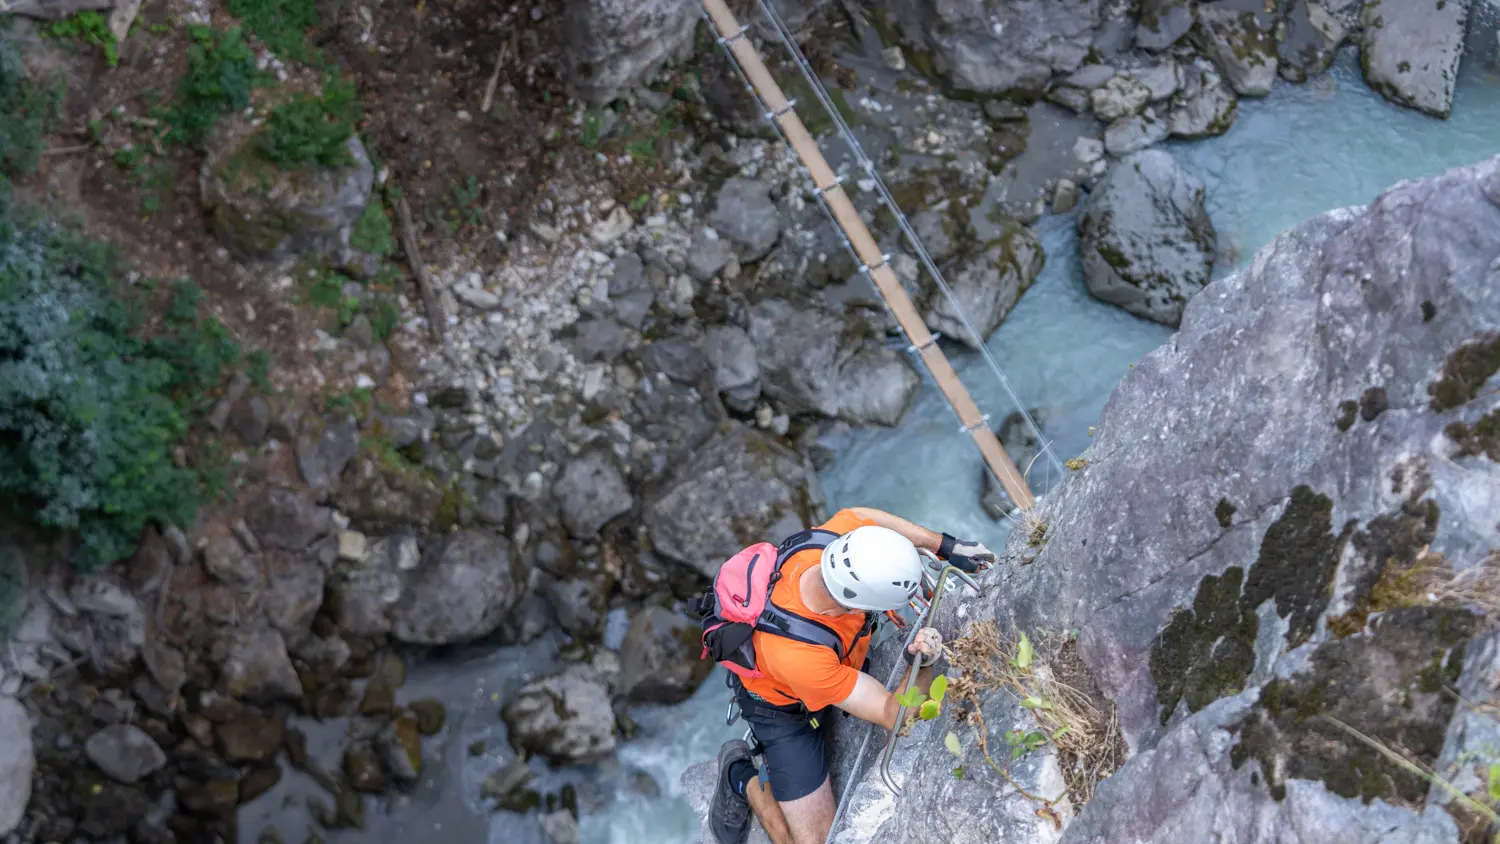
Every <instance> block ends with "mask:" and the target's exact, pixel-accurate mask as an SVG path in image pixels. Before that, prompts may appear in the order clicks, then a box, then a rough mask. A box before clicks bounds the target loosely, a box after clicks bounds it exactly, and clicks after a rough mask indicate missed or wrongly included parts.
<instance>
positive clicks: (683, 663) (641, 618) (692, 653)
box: [620, 607, 713, 704]
mask: <svg viewBox="0 0 1500 844" xmlns="http://www.w3.org/2000/svg"><path fill="white" fill-rule="evenodd" d="M701 634H702V628H700V627H699V626H698V625H697V624H696V623H694V622H693V621H692V620H691V619H689V618H688V617H687V616H686V615H684V614H683V613H676V612H672V611H671V610H668V609H664V608H662V607H644V608H642V609H640V610H637V611H636V613H635V615H633V616H631V618H630V628H629V630H628V631H627V632H626V633H625V640H624V642H622V643H621V645H620V693H621V694H623V695H624V696H625V697H626V699H628V700H630V701H631V702H633V703H661V704H676V703H682V702H683V701H685V700H687V699H688V698H690V697H692V696H693V692H695V691H697V690H698V687H699V686H700V685H702V684H703V680H704V678H706V677H708V675H709V673H710V672H712V670H713V663H712V662H710V661H708V660H706V659H702V658H701V654H702V649H703V646H702V642H701V639H700V636H701Z"/></svg>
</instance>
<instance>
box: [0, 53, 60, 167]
mask: <svg viewBox="0 0 1500 844" xmlns="http://www.w3.org/2000/svg"><path fill="white" fill-rule="evenodd" d="M60 99H61V97H60V94H59V91H58V90H57V89H56V88H55V87H52V88H48V87H46V86H41V85H37V84H36V83H34V82H32V81H31V80H29V79H27V78H26V65H25V64H24V63H22V61H21V54H20V52H19V51H17V50H16V47H15V45H14V44H13V43H11V40H10V34H9V33H8V32H5V31H3V30H0V180H3V177H6V176H15V175H20V174H25V173H30V172H32V171H33V170H35V169H36V162H37V156H38V155H40V154H41V151H42V135H44V134H45V133H46V132H47V128H48V126H49V125H50V124H51V122H52V119H53V117H54V116H56V114H57V106H58V102H59V100H60Z"/></svg>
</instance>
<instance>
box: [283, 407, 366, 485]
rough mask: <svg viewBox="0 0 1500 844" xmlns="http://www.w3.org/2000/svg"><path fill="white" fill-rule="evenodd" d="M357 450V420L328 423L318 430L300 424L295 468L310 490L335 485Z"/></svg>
mask: <svg viewBox="0 0 1500 844" xmlns="http://www.w3.org/2000/svg"><path fill="white" fill-rule="evenodd" d="M358 453H359V423H357V422H355V421H354V420H353V419H344V420H342V421H339V422H331V423H329V424H327V425H325V426H323V429H322V430H321V431H312V430H308V429H307V428H306V426H304V427H303V430H302V433H301V434H300V435H298V437H297V468H298V469H299V470H300V471H301V472H302V479H303V480H305V481H307V483H308V485H309V486H311V487H312V488H313V489H327V488H329V487H332V486H337V485H338V482H339V476H340V475H342V474H343V473H344V467H346V466H348V465H349V461H350V460H353V459H354V455H356V454H358Z"/></svg>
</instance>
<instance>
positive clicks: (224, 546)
mask: <svg viewBox="0 0 1500 844" xmlns="http://www.w3.org/2000/svg"><path fill="white" fill-rule="evenodd" d="M203 567H204V568H205V569H207V570H208V573H209V574H211V575H213V576H214V577H216V578H218V579H219V580H220V581H222V582H224V583H227V584H229V585H231V586H249V585H251V584H254V583H258V582H259V581H260V561H259V560H257V559H255V558H254V557H252V556H251V555H250V554H249V552H247V551H246V550H245V548H244V546H243V545H241V544H240V541H239V540H238V539H235V538H234V537H232V536H226V537H220V538H218V539H215V540H213V541H212V542H210V543H208V546H207V547H206V548H204V549H203Z"/></svg>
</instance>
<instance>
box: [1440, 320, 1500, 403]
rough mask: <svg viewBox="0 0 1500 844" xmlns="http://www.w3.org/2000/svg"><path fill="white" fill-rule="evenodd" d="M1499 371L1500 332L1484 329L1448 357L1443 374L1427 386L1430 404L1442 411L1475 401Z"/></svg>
mask: <svg viewBox="0 0 1500 844" xmlns="http://www.w3.org/2000/svg"><path fill="white" fill-rule="evenodd" d="M1496 372H1500V331H1487V332H1483V333H1481V334H1479V335H1477V336H1475V337H1474V338H1473V339H1471V340H1469V341H1468V342H1467V343H1464V344H1463V345H1462V346H1459V347H1458V349H1457V350H1455V351H1454V352H1453V354H1451V355H1449V356H1448V360H1447V362H1445V363H1444V364H1443V374H1442V375H1441V376H1440V377H1439V378H1438V379H1437V380H1436V381H1434V382H1432V383H1431V384H1429V385H1428V386H1427V393H1428V394H1429V395H1431V396H1432V401H1431V403H1430V407H1431V408H1432V409H1433V410H1434V411H1436V412H1439V413H1441V412H1442V411H1445V410H1452V409H1453V408H1455V407H1458V406H1460V405H1462V404H1465V403H1467V402H1469V401H1472V400H1473V399H1474V398H1475V397H1476V396H1478V395H1479V391H1480V389H1481V388H1482V387H1483V386H1484V382H1485V381H1488V380H1489V379H1490V377H1491V376H1493V375H1494V374H1495V373H1496Z"/></svg>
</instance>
